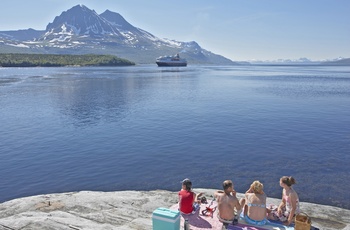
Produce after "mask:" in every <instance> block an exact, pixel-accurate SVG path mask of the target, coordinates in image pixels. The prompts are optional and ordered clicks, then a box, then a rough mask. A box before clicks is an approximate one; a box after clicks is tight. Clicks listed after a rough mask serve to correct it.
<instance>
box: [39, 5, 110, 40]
mask: <svg viewBox="0 0 350 230" xmlns="http://www.w3.org/2000/svg"><path fill="white" fill-rule="evenodd" d="M46 31H48V32H47V33H46V34H45V37H50V35H51V37H52V35H53V36H57V35H60V36H61V35H69V36H73V35H80V36H81V35H90V36H95V35H101V34H115V33H116V32H115V30H114V29H113V28H112V27H111V25H110V24H109V23H108V22H106V21H105V20H104V19H103V18H101V17H100V16H99V15H98V14H97V13H96V12H95V11H94V10H90V9H89V8H87V7H86V6H84V5H82V4H80V5H76V6H74V7H72V8H71V9H69V10H67V11H64V12H62V14H61V15H60V16H57V17H55V19H54V21H53V22H52V23H49V24H48V25H47V27H46Z"/></svg>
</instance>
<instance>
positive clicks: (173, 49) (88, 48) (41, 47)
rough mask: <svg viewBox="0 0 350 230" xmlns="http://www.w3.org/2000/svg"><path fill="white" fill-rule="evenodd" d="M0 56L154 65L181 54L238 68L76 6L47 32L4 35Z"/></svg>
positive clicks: (189, 44)
mask: <svg viewBox="0 0 350 230" xmlns="http://www.w3.org/2000/svg"><path fill="white" fill-rule="evenodd" d="M0 52H23V53H59V54H84V53H98V54H113V55H117V56H119V57H122V58H127V59H129V60H131V61H134V62H137V63H154V61H155V59H156V58H157V57H158V56H162V55H173V54H175V53H180V54H181V57H184V58H186V59H187V60H188V62H189V63H201V64H204V63H205V64H235V62H233V61H231V60H229V59H227V58H225V57H223V56H220V55H217V54H214V53H211V52H210V51H207V50H205V49H203V48H201V47H200V46H199V45H198V44H197V43H196V42H194V41H191V42H182V41H175V40H170V39H161V38H158V37H156V36H154V35H153V34H151V33H149V32H147V31H145V30H142V29H140V28H137V27H135V26H133V25H131V24H130V23H129V22H127V21H126V20H125V19H124V18H123V17H122V16H121V15H120V14H118V13H115V12H111V11H109V10H106V11H105V12H103V13H102V14H97V13H96V12H95V11H94V10H91V9H89V8H87V7H86V6H84V5H76V6H74V7H72V8H71V9H69V10H67V11H64V12H62V13H61V15H59V16H57V17H55V19H54V20H53V22H51V23H49V24H48V25H47V27H46V29H45V30H44V31H37V30H33V29H28V30H18V31H2V32H0Z"/></svg>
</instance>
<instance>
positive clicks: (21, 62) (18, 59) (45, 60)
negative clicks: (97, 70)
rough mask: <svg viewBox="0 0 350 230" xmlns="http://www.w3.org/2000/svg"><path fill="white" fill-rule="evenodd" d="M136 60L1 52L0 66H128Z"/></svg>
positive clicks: (95, 55)
mask: <svg viewBox="0 0 350 230" xmlns="http://www.w3.org/2000/svg"><path fill="white" fill-rule="evenodd" d="M128 65H135V63H134V62H132V61H129V60H127V59H123V58H119V57H117V56H113V55H98V54H84V55H68V54H21V53H1V54H0V67H62V66H128Z"/></svg>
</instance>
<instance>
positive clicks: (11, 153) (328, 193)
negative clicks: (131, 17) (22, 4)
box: [0, 65, 350, 209]
mask: <svg viewBox="0 0 350 230" xmlns="http://www.w3.org/2000/svg"><path fill="white" fill-rule="evenodd" d="M0 109H1V110H0V111H1V113H0V157H1V160H0V176H1V177H0V178H1V180H0V185H1V186H0V202H3V201H7V200H10V199H13V198H18V197H23V196H30V195H36V194H46V193H57V192H69V191H79V190H97V191H116V190H129V189H131V190H154V189H166V190H171V191H178V190H179V189H180V187H181V185H180V181H181V180H182V179H183V178H185V177H189V178H190V179H191V180H192V181H193V186H194V187H195V188H196V187H197V188H198V187H202V188H217V189H221V184H222V181H224V180H225V179H231V180H232V181H233V182H234V184H235V189H236V190H237V191H238V192H245V191H246V190H247V189H248V187H249V185H250V184H251V183H252V182H253V181H254V180H260V181H261V182H262V183H263V184H264V188H265V192H266V194H267V195H268V196H270V197H280V196H281V188H280V187H279V178H280V177H281V176H284V175H292V176H293V177H295V178H296V180H297V184H296V185H295V186H294V188H295V190H296V191H297V192H298V194H299V197H300V200H301V201H303V202H314V203H320V204H327V205H334V206H338V207H343V208H346V209H350V202H349V198H348V197H349V191H350V183H349V179H350V178H349V175H350V166H349V165H350V67H321V66H232V67H231V66H230V67H227V66H224V67H223V66H188V67H184V68H159V67H156V66H155V65H144V66H142V65H141V66H134V67H117V68H109V67H108V68H104V67H101V68H95V67H89V68H73V67H72V68H0Z"/></svg>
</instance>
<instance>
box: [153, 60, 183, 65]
mask: <svg viewBox="0 0 350 230" xmlns="http://www.w3.org/2000/svg"><path fill="white" fill-rule="evenodd" d="M156 63H157V65H158V66H187V63H186V62H158V61H157V62H156Z"/></svg>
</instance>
